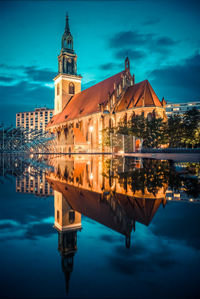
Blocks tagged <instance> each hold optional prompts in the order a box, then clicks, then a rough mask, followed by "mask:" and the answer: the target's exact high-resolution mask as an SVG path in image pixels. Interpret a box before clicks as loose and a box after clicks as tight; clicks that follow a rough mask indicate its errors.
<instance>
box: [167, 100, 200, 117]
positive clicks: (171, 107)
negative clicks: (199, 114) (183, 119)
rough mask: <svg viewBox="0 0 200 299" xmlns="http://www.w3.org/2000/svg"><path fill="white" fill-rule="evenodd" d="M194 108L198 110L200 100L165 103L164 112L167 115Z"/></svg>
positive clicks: (181, 112) (199, 108)
mask: <svg viewBox="0 0 200 299" xmlns="http://www.w3.org/2000/svg"><path fill="white" fill-rule="evenodd" d="M192 108H196V109H198V110H199V111H200V101H199V102H188V103H176V104H172V103H171V104H170V103H168V104H166V114H167V116H170V115H174V114H184V113H185V112H187V111H188V110H190V109H192Z"/></svg>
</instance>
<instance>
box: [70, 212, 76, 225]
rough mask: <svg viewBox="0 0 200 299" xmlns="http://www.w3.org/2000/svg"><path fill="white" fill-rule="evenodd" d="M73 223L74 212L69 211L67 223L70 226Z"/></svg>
mask: <svg viewBox="0 0 200 299" xmlns="http://www.w3.org/2000/svg"><path fill="white" fill-rule="evenodd" d="M74 221H75V212H74V211H69V223H70V224H72V223H74Z"/></svg>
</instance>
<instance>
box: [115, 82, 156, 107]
mask: <svg viewBox="0 0 200 299" xmlns="http://www.w3.org/2000/svg"><path fill="white" fill-rule="evenodd" d="M149 106H153V107H154V106H156V107H162V104H161V102H160V100H159V99H158V97H157V95H156V93H155V91H154V90H153V88H152V87H151V85H150V83H149V81H148V80H144V81H142V82H139V83H137V84H134V85H133V86H130V87H128V88H127V90H126V92H125V94H124V96H123V97H122V99H121V101H120V102H119V104H118V105H117V107H116V110H115V111H116V112H117V111H122V110H125V109H130V108H133V107H135V108H137V107H149Z"/></svg>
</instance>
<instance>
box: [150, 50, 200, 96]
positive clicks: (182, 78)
mask: <svg viewBox="0 0 200 299" xmlns="http://www.w3.org/2000/svg"><path fill="white" fill-rule="evenodd" d="M199 73H200V55H199V54H198V53H196V54H194V55H193V56H191V57H189V58H187V59H185V60H182V61H181V62H180V63H178V64H174V65H170V66H165V67H162V68H159V69H155V70H153V71H151V72H150V73H149V79H151V82H153V85H154V86H155V87H157V89H159V90H160V91H162V93H163V95H165V97H166V99H167V98H169V99H170V98H171V99H174V98H175V97H176V98H180V101H181V100H186V99H188V100H190V99H192V98H199V94H200V84H199Z"/></svg>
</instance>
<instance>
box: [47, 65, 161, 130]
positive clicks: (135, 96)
mask: <svg viewBox="0 0 200 299" xmlns="http://www.w3.org/2000/svg"><path fill="white" fill-rule="evenodd" d="M124 73H125V71H122V72H120V73H118V74H116V75H114V76H112V77H110V78H108V79H106V80H103V81H101V82H99V83H97V84H95V85H93V86H91V87H89V88H87V89H85V90H83V91H81V92H79V93H78V94H75V95H74V96H73V97H72V99H71V100H70V101H69V102H68V104H67V105H66V106H65V108H64V109H63V111H62V112H60V113H58V114H56V115H54V116H53V118H52V119H51V121H50V122H49V124H48V125H47V128H48V127H51V126H54V125H57V124H59V123H64V122H66V121H68V120H73V119H76V118H79V117H82V116H86V115H89V114H92V113H97V112H99V111H100V107H99V104H102V103H105V102H106V100H108V95H109V94H110V95H111V94H112V93H113V91H114V84H116V85H118V84H119V83H120V81H121V80H122V76H123V74H124ZM138 107H163V105H162V103H161V102H160V100H159V99H158V97H157V95H156V93H155V92H154V90H153V88H152V87H151V85H150V83H149V81H148V80H144V81H142V82H139V83H137V84H134V85H133V86H130V87H128V88H127V89H126V91H125V93H124V94H123V95H122V98H121V99H119V101H118V102H117V104H116V107H115V112H119V111H123V110H126V109H130V108H138Z"/></svg>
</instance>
